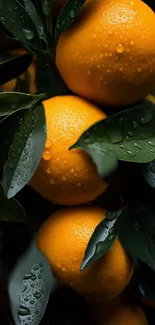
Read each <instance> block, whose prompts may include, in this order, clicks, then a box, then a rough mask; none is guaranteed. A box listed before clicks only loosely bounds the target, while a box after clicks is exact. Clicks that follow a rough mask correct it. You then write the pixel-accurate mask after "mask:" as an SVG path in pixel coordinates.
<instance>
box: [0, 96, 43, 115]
mask: <svg viewBox="0 0 155 325" xmlns="http://www.w3.org/2000/svg"><path fill="white" fill-rule="evenodd" d="M44 97H45V94H39V95H29V94H22V93H16V92H9V93H8V92H1V93H0V116H4V115H9V114H12V113H14V112H17V111H20V110H23V109H32V108H33V107H35V106H36V104H37V103H39V102H41V100H42V99H43V98H44Z"/></svg>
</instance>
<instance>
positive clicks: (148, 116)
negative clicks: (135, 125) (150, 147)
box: [140, 110, 153, 124]
mask: <svg viewBox="0 0 155 325" xmlns="http://www.w3.org/2000/svg"><path fill="white" fill-rule="evenodd" d="M152 118H153V112H152V111H151V110H148V111H147V113H146V114H145V115H144V116H143V117H142V118H141V120H140V123H141V124H146V123H149V122H151V121H152Z"/></svg>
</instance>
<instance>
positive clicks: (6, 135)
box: [0, 110, 26, 169]
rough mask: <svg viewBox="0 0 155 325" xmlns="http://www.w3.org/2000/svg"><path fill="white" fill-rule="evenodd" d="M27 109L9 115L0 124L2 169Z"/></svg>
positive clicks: (0, 164)
mask: <svg viewBox="0 0 155 325" xmlns="http://www.w3.org/2000/svg"><path fill="white" fill-rule="evenodd" d="M25 112H26V110H22V111H18V112H16V113H14V114H11V115H8V116H7V117H6V118H5V119H3V121H1V124H0V148H1V155H0V169H3V167H4V164H5V162H6V160H7V156H8V152H9V149H10V146H11V144H12V142H13V138H14V135H15V133H16V132H17V131H18V130H19V124H21V123H22V119H23V117H24V115H25Z"/></svg>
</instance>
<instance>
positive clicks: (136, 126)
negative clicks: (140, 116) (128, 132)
mask: <svg viewBox="0 0 155 325" xmlns="http://www.w3.org/2000/svg"><path fill="white" fill-rule="evenodd" d="M132 126H133V129H137V128H138V126H139V124H138V122H136V121H134V122H133V123H132Z"/></svg>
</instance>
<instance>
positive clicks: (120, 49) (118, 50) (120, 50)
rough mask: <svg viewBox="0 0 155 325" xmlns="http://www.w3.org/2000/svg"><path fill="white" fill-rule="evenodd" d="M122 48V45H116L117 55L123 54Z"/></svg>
mask: <svg viewBox="0 0 155 325" xmlns="http://www.w3.org/2000/svg"><path fill="white" fill-rule="evenodd" d="M124 50H125V49H124V46H123V45H122V44H118V45H117V47H116V51H117V52H118V53H123V52H124Z"/></svg>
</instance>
